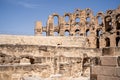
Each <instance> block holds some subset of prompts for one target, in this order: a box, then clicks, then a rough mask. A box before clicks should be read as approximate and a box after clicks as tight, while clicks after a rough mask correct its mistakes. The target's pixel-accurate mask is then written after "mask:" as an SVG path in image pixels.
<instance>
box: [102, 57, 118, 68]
mask: <svg viewBox="0 0 120 80" xmlns="http://www.w3.org/2000/svg"><path fill="white" fill-rule="evenodd" d="M117 58H118V57H112V56H103V57H100V60H101V65H102V66H117V65H118V62H117Z"/></svg>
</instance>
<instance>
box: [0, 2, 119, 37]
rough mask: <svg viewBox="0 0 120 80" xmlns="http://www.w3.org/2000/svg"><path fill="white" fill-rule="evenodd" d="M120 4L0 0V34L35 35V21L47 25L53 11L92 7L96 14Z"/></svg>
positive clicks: (63, 11) (61, 13) (62, 11)
mask: <svg viewBox="0 0 120 80" xmlns="http://www.w3.org/2000/svg"><path fill="white" fill-rule="evenodd" d="M119 5H120V0H0V34H13V35H34V27H35V22H36V21H42V24H43V26H46V22H47V19H48V16H49V15H51V14H52V13H57V14H59V15H60V16H63V15H64V13H65V12H70V13H73V12H74V10H75V9H76V8H79V9H82V10H83V9H86V8H90V9H92V11H93V12H94V15H96V13H97V12H99V11H103V12H104V13H105V12H106V10H109V9H116V8H118V6H119Z"/></svg>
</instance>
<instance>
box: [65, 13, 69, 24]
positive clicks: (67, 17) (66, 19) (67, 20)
mask: <svg viewBox="0 0 120 80" xmlns="http://www.w3.org/2000/svg"><path fill="white" fill-rule="evenodd" d="M69 20H70V17H69V16H68V15H67V16H65V22H67V23H68V22H69Z"/></svg>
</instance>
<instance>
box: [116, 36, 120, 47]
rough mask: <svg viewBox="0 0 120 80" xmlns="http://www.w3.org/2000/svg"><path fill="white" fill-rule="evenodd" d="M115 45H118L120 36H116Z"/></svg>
mask: <svg viewBox="0 0 120 80" xmlns="http://www.w3.org/2000/svg"><path fill="white" fill-rule="evenodd" d="M116 46H120V37H116Z"/></svg>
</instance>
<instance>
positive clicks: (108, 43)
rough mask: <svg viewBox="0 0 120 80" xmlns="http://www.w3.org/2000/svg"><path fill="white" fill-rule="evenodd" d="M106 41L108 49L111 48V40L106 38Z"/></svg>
mask: <svg viewBox="0 0 120 80" xmlns="http://www.w3.org/2000/svg"><path fill="white" fill-rule="evenodd" d="M105 41H106V47H110V39H109V38H106V39H105Z"/></svg>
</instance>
